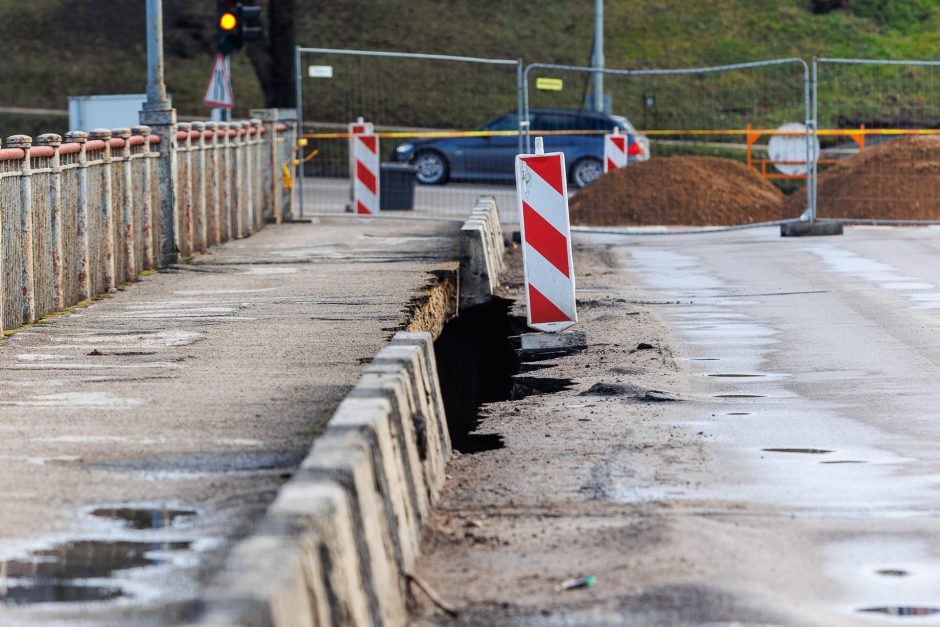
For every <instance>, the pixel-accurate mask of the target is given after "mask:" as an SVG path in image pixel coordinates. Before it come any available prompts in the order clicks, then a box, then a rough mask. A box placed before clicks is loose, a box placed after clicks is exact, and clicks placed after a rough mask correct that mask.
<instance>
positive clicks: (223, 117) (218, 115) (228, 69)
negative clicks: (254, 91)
mask: <svg viewBox="0 0 940 627" xmlns="http://www.w3.org/2000/svg"><path fill="white" fill-rule="evenodd" d="M224 58H225V73H226V74H228V80H229V84H231V82H232V56H231V55H228V54H227V55H225V57H224ZM233 91H234V89H233ZM212 120H213V121H215V122H231V121H232V110H231V109H224V108H222V107H215V108H214V109H212Z"/></svg>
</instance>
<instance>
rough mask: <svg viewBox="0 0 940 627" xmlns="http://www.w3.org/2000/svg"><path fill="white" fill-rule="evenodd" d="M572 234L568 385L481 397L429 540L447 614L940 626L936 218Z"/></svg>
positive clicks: (552, 367) (564, 374)
mask: <svg viewBox="0 0 940 627" xmlns="http://www.w3.org/2000/svg"><path fill="white" fill-rule="evenodd" d="M576 241H577V244H578V245H577V249H576V267H575V270H576V273H577V275H578V281H579V283H578V287H579V292H578V297H579V307H580V315H581V324H580V326H581V328H583V329H584V330H586V331H587V333H588V336H589V344H590V345H589V348H588V350H587V351H586V352H584V353H580V354H576V355H571V356H567V357H564V358H560V359H557V360H553V361H551V362H547V363H546V362H541V363H537V364H530V366H537V367H539V368H540V369H538V370H533V371H530V372H528V373H525V375H526V376H529V377H537V378H540V379H543V380H545V381H562V382H563V380H564V379H570V387H569V388H568V389H566V390H560V391H556V392H554V393H549V394H541V395H533V396H527V397H526V398H523V399H521V400H514V401H505V402H500V403H494V404H491V405H489V406H487V407H486V408H485V409H484V412H483V414H484V416H485V417H484V419H483V421H482V424H481V426H480V427H479V429H478V432H480V433H491V434H498V435H500V436H501V437H502V438H503V441H504V442H505V448H502V449H497V450H491V451H485V452H479V453H474V454H467V455H463V456H461V457H458V458H457V459H456V460H455V462H454V464H453V467H452V468H451V471H450V477H451V481H450V482H449V483H448V486H447V487H446V489H445V494H444V497H443V501H442V503H441V506H440V508H439V510H438V512H437V513H436V515H435V519H434V521H433V522H432V525H431V528H430V531H429V533H428V534H427V535H426V538H425V544H424V553H425V556H424V558H423V560H422V562H421V564H420V567H419V571H418V572H419V575H421V576H422V577H424V579H426V580H427V581H430V582H434V585H435V589H436V591H437V592H438V594H440V596H441V597H443V598H444V599H446V600H447V601H449V602H451V603H453V604H454V605H456V606H457V607H458V609H459V610H460V615H459V616H458V618H457V619H456V621H458V622H461V623H465V624H579V625H580V624H584V625H588V624H591V625H593V624H631V625H673V624H676V625H701V624H740V623H744V624H775V625H827V626H828V625H873V624H918V625H921V624H930V625H934V624H940V613H937V614H933V613H932V612H936V611H940V577H938V575H940V533H938V532H940V518H938V517H940V446H938V442H940V415H938V411H940V410H938V408H940V386H938V381H940V333H938V331H940V264H938V263H937V259H938V256H940V230H938V229H934V228H916V229H913V228H904V229H892V228H849V229H847V231H846V235H845V236H843V237H828V238H793V239H782V238H780V237H779V235H778V232H777V231H776V230H773V229H761V230H755V231H746V232H736V233H724V234H709V235H696V236H669V237H642V238H641V237H632V238H627V237H621V238H617V237H611V236H579V237H578V238H576ZM514 293H515V294H516V295H518V293H519V290H518V289H515V290H514ZM516 313H521V310H520V309H519V307H518V306H517V308H516ZM599 384H600V385H599ZM582 576H595V577H596V583H595V584H594V585H593V586H591V587H583V588H578V589H571V590H559V586H560V585H561V584H563V582H564V581H565V580H567V579H573V578H578V577H582ZM415 618H416V620H417V621H418V622H425V623H448V622H449V621H452V620H454V619H451V618H448V617H447V616H445V615H444V614H443V613H441V612H440V611H439V610H437V609H435V608H434V607H433V606H432V605H431V604H430V603H427V602H423V603H422V605H421V607H420V608H419V610H418V612H417V613H416V615H415Z"/></svg>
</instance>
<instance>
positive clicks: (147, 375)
mask: <svg viewBox="0 0 940 627" xmlns="http://www.w3.org/2000/svg"><path fill="white" fill-rule="evenodd" d="M458 229H459V225H457V224H434V223H395V222H377V223H373V224H370V225H362V224H361V223H359V222H353V221H346V220H344V221H336V222H333V223H324V224H287V225H281V226H272V227H269V228H267V229H265V230H264V231H262V232H260V233H259V234H257V235H254V236H252V237H251V238H248V239H244V240H239V241H235V242H232V243H230V244H227V245H225V246H224V247H221V248H218V249H216V250H215V251H213V252H211V253H210V254H208V255H205V256H204V257H201V258H198V259H197V260H195V262H194V263H193V264H192V265H188V266H178V267H174V268H172V269H169V270H168V271H166V272H163V273H160V274H159V275H156V276H152V277H148V278H146V279H145V280H143V281H141V282H139V283H137V284H134V285H131V286H129V287H128V288H127V289H126V291H123V292H120V293H118V294H116V295H115V296H114V297H112V298H108V299H105V300H103V301H101V302H97V303H94V304H93V305H92V306H90V307H88V308H86V309H79V310H77V311H75V312H74V313H72V314H71V315H69V316H65V317H62V318H58V319H55V320H50V321H46V322H44V323H42V324H39V325H36V326H34V327H31V328H27V329H24V330H22V331H20V332H19V333H17V334H15V335H13V336H12V337H10V338H9V339H7V340H6V341H5V343H4V344H2V345H0V369H2V371H3V374H2V383H0V462H2V463H3V466H4V469H3V472H2V473H0V496H2V499H3V501H2V502H3V503H4V507H3V508H2V509H0V572H5V573H6V576H7V579H5V580H4V581H3V582H2V583H4V584H5V585H6V586H8V587H5V588H4V587H0V623H2V624H20V623H55V622H58V621H64V622H74V621H89V622H94V623H95V624H122V625H127V624H165V623H167V622H171V621H173V620H176V619H179V618H182V617H185V616H186V614H187V612H188V603H189V601H190V600H191V599H192V598H193V597H194V596H195V594H196V592H197V588H198V584H199V583H200V582H202V581H204V580H205V579H206V578H207V576H208V575H209V574H211V572H212V570H213V569H214V568H215V567H217V565H218V563H219V561H220V560H221V559H222V558H223V557H224V554H225V549H226V547H227V546H229V544H230V543H231V542H232V541H233V540H234V539H235V538H237V537H239V536H241V535H243V534H245V533H247V532H248V531H249V530H250V528H251V526H252V524H253V522H254V521H255V520H256V519H257V518H258V517H259V516H260V515H261V514H262V513H263V511H264V508H265V507H266V505H267V504H268V502H269V501H270V500H271V499H272V498H273V496H274V494H275V491H276V489H277V487H278V486H279V485H280V484H281V483H282V482H283V481H284V480H285V479H286V478H288V477H289V476H290V474H291V473H292V471H293V470H294V468H295V467H296V465H297V464H298V463H299V461H300V460H301V459H302V457H303V456H304V455H305V454H306V452H307V451H308V449H309V446H310V442H311V440H312V439H313V438H314V437H315V435H316V434H317V432H318V430H319V429H320V428H321V427H322V425H323V423H324V422H325V421H326V420H327V419H328V418H329V416H330V414H331V412H332V411H333V409H334V408H335V406H336V405H337V404H338V402H339V401H340V400H341V399H342V397H343V396H344V394H345V393H346V392H347V391H348V389H349V388H350V387H351V386H352V385H353V384H354V383H355V381H356V379H357V377H358V375H359V372H360V370H361V369H362V367H363V364H364V363H365V362H367V361H368V360H369V359H370V358H371V357H372V355H373V354H374V353H375V352H376V351H377V350H378V349H379V348H380V347H381V346H382V345H383V344H384V343H385V341H386V339H387V338H388V337H389V336H390V335H391V334H392V333H394V332H395V331H396V330H399V329H403V328H409V327H410V328H411V329H413V330H428V331H431V332H432V333H435V332H437V331H439V325H440V324H441V323H442V322H443V317H442V315H443V311H444V306H445V305H446V304H447V302H448V301H449V300H451V299H452V298H453V289H454V284H453V283H452V282H451V281H452V277H453V274H454V272H455V269H456V264H455V263H454V261H453V260H454V259H455V257H456V250H455V245H456V240H455V238H454V236H455V234H456V232H457V231H458ZM429 304H430V305H429ZM422 305H424V307H423V308H422ZM128 508H137V509H140V510H142V511H140V512H130V511H123V510H124V509H128ZM168 508H170V509H177V510H180V511H181V512H184V511H186V510H193V511H194V512H195V515H183V514H179V515H177V513H175V512H172V511H168ZM97 509H104V510H107V511H104V512H100V513H102V514H105V516H104V517H102V516H93V515H91V513H92V512H93V511H94V510H97ZM151 510H153V511H151ZM174 516H176V518H174ZM115 517H116V518H124V519H127V520H129V521H130V522H125V523H121V522H120V521H119V520H113V519H112V518H115ZM170 520H173V521H174V524H172V525H170V526H167V527H165V528H160V527H162V526H163V525H164V523H166V522H168V521H170ZM134 526H138V527H142V529H135V528H133V527H134ZM97 541H103V542H102V543H100V544H99V543H97ZM115 541H119V542H117V543H116V542H115ZM167 543H170V544H167ZM50 549H51V550H50ZM37 551H38V552H37ZM143 552H147V555H146V557H145V558H141V555H142V554H143ZM128 556H130V558H131V561H128ZM134 560H136V561H134ZM37 563H39V564H41V566H39V567H37V566H36V564H37ZM129 563H132V564H133V565H137V566H150V567H149V568H142V569H135V570H130V571H128V570H121V569H122V568H125V567H126V566H127V564H129ZM50 564H52V565H50ZM56 564H57V565H56ZM122 565H123V566H122ZM115 570H117V572H116V573H115ZM31 575H32V576H33V578H32V579H31V578H30V576H31ZM73 576H81V577H82V580H81V581H78V582H76V581H74V580H72V579H71V577H73ZM89 582H90V583H89ZM78 598H80V599H83V600H85V599H105V600H106V599H112V600H111V601H110V602H108V603H94V602H92V603H81V604H73V605H61V604H59V605H57V604H54V603H44V604H40V605H35V604H32V603H30V604H22V605H16V604H15V603H17V602H24V603H25V602H26V601H32V602H35V601H36V600H37V599H38V600H47V601H51V600H62V599H78Z"/></svg>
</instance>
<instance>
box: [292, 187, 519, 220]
mask: <svg viewBox="0 0 940 627" xmlns="http://www.w3.org/2000/svg"><path fill="white" fill-rule="evenodd" d="M304 194H305V198H304V205H305V207H304V211H305V212H307V213H342V212H343V211H344V210H345V208H346V204H347V203H348V202H349V179H345V178H320V177H307V178H306V179H305V180H304ZM480 196H493V197H495V198H496V205H497V207H499V213H500V217H501V218H502V221H503V222H516V221H517V218H516V213H517V210H516V188H515V185H513V184H511V183H509V184H500V183H447V184H446V185H420V184H419V185H415V199H414V210H413V211H389V212H387V213H388V214H389V215H401V216H408V215H418V216H432V217H447V218H455V219H456V218H466V217H467V214H469V213H470V212H471V211H472V210H473V206H474V205H475V204H476V201H477V198H479V197H480Z"/></svg>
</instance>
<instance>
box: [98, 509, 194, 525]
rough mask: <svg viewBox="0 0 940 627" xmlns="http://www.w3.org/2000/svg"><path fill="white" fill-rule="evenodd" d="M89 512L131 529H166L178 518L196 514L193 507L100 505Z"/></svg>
mask: <svg viewBox="0 0 940 627" xmlns="http://www.w3.org/2000/svg"><path fill="white" fill-rule="evenodd" d="M89 513H90V514H91V515H92V516H94V517H96V518H107V519H110V520H116V521H118V522H120V523H122V524H123V525H124V526H126V527H130V528H131V529H164V528H166V527H170V526H172V525H173V524H174V523H175V522H176V521H177V520H178V519H184V520H185V519H187V518H191V517H193V516H195V515H196V512H195V511H194V510H191V509H171V508H165V507H163V508H161V507H152V508H136V507H113V508H112V507H100V508H98V509H94V510H92V511H91V512H89Z"/></svg>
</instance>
